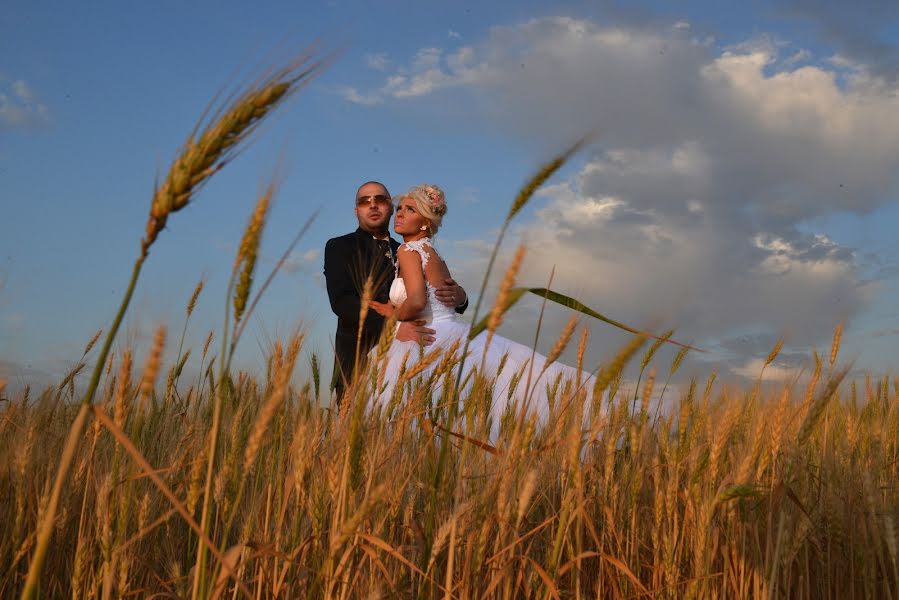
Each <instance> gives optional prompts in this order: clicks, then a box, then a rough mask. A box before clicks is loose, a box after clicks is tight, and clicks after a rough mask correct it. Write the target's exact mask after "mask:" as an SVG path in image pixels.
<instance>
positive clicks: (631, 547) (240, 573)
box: [0, 54, 899, 599]
mask: <svg viewBox="0 0 899 600" xmlns="http://www.w3.org/2000/svg"><path fill="white" fill-rule="evenodd" d="M326 62H327V60H319V61H316V60H314V59H313V57H312V55H311V54H307V55H304V56H302V57H300V59H297V60H296V61H292V62H291V63H290V64H289V65H288V66H287V67H285V68H283V69H279V70H272V71H269V72H267V74H266V75H265V76H263V77H262V78H261V79H259V80H257V81H255V82H254V83H252V84H250V85H248V86H246V87H245V88H244V89H243V90H240V91H238V92H237V93H234V94H232V95H230V96H228V97H227V99H226V100H225V101H224V102H223V104H222V105H221V106H220V107H218V108H217V109H216V110H213V111H212V112H211V113H210V116H209V117H208V118H206V119H205V120H203V121H201V123H200V124H199V125H198V126H197V129H196V131H195V132H194V133H192V134H191V135H190V136H189V137H188V139H187V141H186V142H185V144H184V146H183V148H182V149H181V151H180V152H179V153H178V155H177V156H176V158H175V159H174V161H173V163H172V167H171V169H170V171H169V172H168V174H167V175H166V177H165V178H164V179H163V182H162V184H161V185H159V186H157V188H156V190H155V191H154V193H153V196H152V202H151V206H150V214H149V218H148V221H147V226H146V233H145V235H144V236H143V238H142V239H141V240H140V245H139V252H138V255H137V258H136V260H135V264H134V270H133V274H132V277H131V280H130V282H129V286H128V288H127V292H126V294H125V296H124V298H123V299H122V303H121V306H120V308H119V310H118V312H117V314H116V315H115V317H114V319H113V321H112V324H111V325H110V327H109V328H108V330H107V331H105V332H103V333H102V334H101V333H98V334H97V335H96V336H95V337H94V338H93V339H92V340H90V342H89V343H88V344H87V347H86V348H85V349H84V353H83V356H82V357H81V360H80V361H78V362H77V364H76V366H75V367H74V368H73V369H72V370H71V372H70V373H69V374H68V375H67V376H66V377H64V378H63V379H62V381H60V382H59V383H58V384H57V385H55V386H52V387H50V388H47V389H44V390H41V391H37V390H34V391H33V390H30V389H29V388H25V389H24V390H23V391H22V392H21V393H17V394H15V395H13V396H12V397H7V398H4V400H3V401H0V518H2V521H0V522H2V523H3V527H2V533H0V597H3V598H7V597H9V598H13V597H20V598H23V599H28V598H37V597H46V598H78V599H80V598H113V597H115V598H132V597H134V598H193V599H197V598H225V597H227V598H239V597H245V598H366V599H367V598H397V597H398V598H447V599H450V598H459V599H462V598H470V599H476V598H616V599H618V598H621V599H623V598H760V597H768V598H783V597H789V598H810V599H811V598H815V599H816V598H896V597H899V548H897V528H896V523H897V520H899V492H897V484H896V482H897V481H899V398H897V396H899V379H893V378H890V377H888V376H881V377H876V376H869V377H867V378H864V379H859V378H857V377H854V376H853V377H848V376H847V374H848V373H850V366H851V365H848V364H846V365H844V364H842V363H841V362H840V361H838V360H837V359H838V354H839V346H840V338H841V334H842V329H841V328H840V327H838V328H837V329H836V331H835V334H834V336H833V342H832V348H831V352H830V355H829V357H828V356H825V357H823V358H822V357H819V356H818V355H817V354H814V363H813V364H810V365H809V366H808V367H809V368H808V369H807V371H806V374H805V376H804V377H802V378H799V379H796V380H791V381H788V382H784V383H779V384H774V383H763V382H764V381H765V380H764V378H763V377H762V373H760V374H759V378H758V380H757V381H756V382H754V383H751V384H747V385H744V386H735V385H725V384H723V383H720V382H718V381H716V376H715V373H710V374H709V375H708V376H707V377H705V378H704V379H691V380H683V381H684V383H683V385H679V386H677V390H678V391H677V393H676V394H675V393H674V391H673V390H674V388H669V387H668V383H669V382H670V381H671V380H672V377H675V378H677V377H681V376H680V374H679V373H678V370H679V367H680V365H681V361H682V360H683V358H684V356H685V355H686V353H687V352H688V351H689V350H690V347H688V346H683V345H681V350H680V351H679V353H678V354H677V357H676V358H675V359H674V361H673V362H672V363H671V364H664V365H663V364H657V363H658V360H657V359H656V350H658V348H659V347H660V346H661V345H662V344H665V343H676V342H675V340H673V339H672V337H671V336H672V333H671V332H669V333H667V334H664V335H661V336H653V335H651V334H648V333H646V332H641V331H639V330H636V329H633V328H630V327H627V326H625V325H623V324H621V323H617V322H615V321H612V320H611V319H608V318H606V317H604V316H603V315H601V314H599V313H596V312H595V311H592V310H591V309H588V308H586V307H584V306H583V305H580V304H579V303H577V302H576V301H574V300H572V299H570V298H565V297H563V296H560V295H559V294H556V293H555V292H552V291H551V290H539V292H540V293H541V294H542V295H543V296H544V298H547V299H552V300H553V301H556V302H560V303H562V304H565V305H566V306H568V307H569V308H570V309H572V310H574V311H576V312H579V313H582V314H581V317H584V316H589V317H591V318H594V319H599V320H600V321H605V322H606V323H608V324H609V325H611V326H616V327H619V328H623V329H627V330H628V331H631V332H632V333H634V337H633V338H632V339H631V340H630V341H629V342H628V343H627V344H625V345H624V346H622V347H621V348H620V349H619V350H618V351H617V353H612V357H611V358H609V359H608V360H606V361H605V362H604V363H603V364H601V365H599V366H598V368H597V370H596V373H597V376H596V378H595V383H591V385H590V386H585V385H582V382H578V381H567V382H564V381H557V382H555V383H554V385H553V386H552V387H551V389H548V390H547V393H548V396H549V397H550V404H551V414H550V416H549V418H548V419H547V420H546V421H545V422H536V421H535V420H534V419H533V418H531V417H529V416H528V413H527V412H525V411H521V410H516V409H514V408H512V409H510V410H509V411H507V413H506V414H503V415H502V416H501V417H499V422H496V423H494V422H492V421H491V419H490V417H488V415H490V414H491V413H490V406H491V403H492V402H493V400H494V397H493V396H494V393H495V390H494V387H493V381H492V380H493V377H494V376H495V375H496V374H495V373H489V372H482V371H479V370H478V369H476V368H472V366H471V365H469V370H468V371H464V369H463V365H462V364H460V362H462V357H463V356H464V354H465V351H466V348H467V345H466V344H460V345H459V346H456V347H453V348H451V349H450V350H449V352H450V353H449V354H440V353H430V354H428V353H425V352H423V353H422V356H421V357H411V358H410V359H409V361H408V364H407V365H406V370H405V372H404V375H403V376H402V379H403V382H402V385H399V386H397V387H396V391H395V392H394V394H393V397H392V398H391V399H390V401H389V402H387V403H386V404H384V405H382V406H379V407H377V408H374V409H372V408H371V407H370V406H369V402H368V400H369V398H371V397H373V396H374V395H375V394H376V390H377V389H380V387H381V385H383V381H382V380H381V378H380V377H379V373H380V372H381V367H382V366H383V365H381V364H380V363H379V362H378V360H373V361H371V363H370V364H369V365H368V366H367V367H366V368H365V369H361V370H360V373H359V376H358V378H357V379H356V380H355V381H354V382H352V383H351V385H350V386H349V388H348V392H347V395H346V397H345V398H344V399H343V401H342V403H341V404H340V408H339V410H338V409H337V406H336V405H335V404H334V403H333V402H332V401H329V393H328V386H327V383H326V382H324V381H323V380H322V369H321V366H320V365H321V363H322V361H325V360H327V361H330V358H331V357H330V356H326V357H324V356H316V355H315V354H310V353H308V352H306V351H305V350H304V338H303V335H302V334H297V335H295V336H293V337H291V338H289V339H284V340H280V341H277V342H275V343H273V345H272V347H271V348H270V349H269V353H268V357H267V361H266V364H267V368H266V370H265V372H264V373H247V372H241V371H237V370H235V369H233V368H232V367H231V357H232V356H233V355H234V352H235V348H236V347H237V346H238V343H239V341H240V337H241V334H242V333H243V331H244V327H245V325H246V323H247V322H248V319H249V315H251V314H252V313H253V311H254V308H255V306H256V303H257V301H258V299H259V297H260V296H261V295H262V294H263V293H264V292H265V289H266V287H267V286H268V283H269V282H270V281H271V279H272V277H273V276H274V275H275V273H276V272H277V270H278V266H276V267H275V269H274V270H273V271H272V272H271V274H269V275H268V277H267V278H266V279H264V280H260V278H259V277H258V272H257V269H256V267H257V264H256V263H257V255H258V247H259V243H260V238H261V235H262V231H263V230H264V228H265V223H266V219H267V216H268V208H269V205H270V200H271V198H272V196H273V194H274V193H275V192H276V188H277V186H276V185H274V184H273V185H272V186H270V187H269V188H268V189H267V190H266V191H265V193H264V194H263V195H262V196H261V197H260V198H259V200H258V202H257V203H256V206H255V208H254V210H253V211H252V213H251V216H250V218H249V219H248V224H247V228H246V231H245V233H244V236H243V238H242V240H241V241H240V244H239V247H238V252H237V256H236V258H235V261H234V265H233V269H232V277H231V284H230V285H229V287H228V299H229V301H228V303H227V307H228V308H227V309H226V311H225V315H224V318H223V325H222V328H221V330H219V331H216V332H210V334H209V336H208V337H207V338H206V341H205V343H204V344H203V345H202V346H201V347H197V348H185V347H184V331H186V329H187V322H188V320H189V318H190V316H191V313H192V312H193V310H194V306H195V304H196V302H197V297H198V296H199V295H200V293H201V291H202V285H199V286H198V287H197V288H196V290H195V291H194V294H193V295H192V296H191V299H190V301H189V303H188V306H187V310H186V318H185V322H184V324H183V328H182V329H181V336H180V342H178V343H177V344H175V343H173V338H174V337H176V336H169V335H167V334H168V331H167V330H166V328H165V327H160V328H159V329H158V330H157V333H156V335H155V336H154V340H153V343H152V345H151V346H150V347H148V348H125V347H117V346H115V345H114V340H115V337H116V333H117V330H118V328H119V325H120V324H121V322H122V318H123V316H124V314H125V313H126V311H127V309H128V305H129V302H130V299H131V295H132V293H133V291H134V289H135V286H136V284H137V281H138V279H139V275H140V272H141V268H142V266H143V264H144V262H145V261H146V260H147V259H148V258H149V255H150V250H151V247H152V246H153V245H154V243H156V242H157V241H158V240H159V239H160V234H161V233H163V231H164V229H165V227H166V225H167V222H168V220H169V218H170V217H172V216H173V215H174V214H175V213H176V212H178V211H179V210H180V209H182V208H183V207H185V206H187V205H188V204H189V203H190V202H193V201H196V199H197V193H198V192H199V190H200V189H201V188H202V186H203V184H204V183H205V182H206V181H207V180H208V179H209V178H210V177H212V176H214V175H215V174H216V173H217V172H218V171H219V170H220V169H221V168H222V167H224V166H225V164H227V162H228V161H229V160H230V159H231V158H233V157H234V156H235V155H236V154H237V153H238V152H239V150H240V148H241V146H242V145H243V144H245V143H246V140H247V139H248V137H249V136H250V135H251V134H252V133H253V131H254V130H255V128H256V127H257V126H258V124H259V123H260V122H261V121H262V120H264V119H265V118H267V116H268V115H269V114H270V113H271V112H273V111H274V110H276V109H277V108H278V107H279V105H280V104H281V103H282V102H283V101H284V100H285V99H287V98H288V97H289V96H290V95H291V94H292V93H293V92H295V91H296V90H297V89H298V88H299V87H301V86H302V85H304V84H305V83H306V82H307V81H308V80H309V79H310V77H311V76H313V75H314V74H315V73H316V72H317V71H318V70H319V69H320V68H321V66H322V65H323V64H324V63H326ZM582 143H583V141H581V142H578V143H577V144H575V145H574V146H572V148H571V149H569V150H567V151H566V152H563V153H562V154H560V155H559V156H558V157H557V158H555V159H553V160H551V161H550V162H548V163H547V164H546V165H544V166H543V167H542V168H540V169H538V170H537V171H536V172H535V175H534V176H533V177H531V178H530V179H529V180H528V181H527V182H526V183H525V185H524V186H523V187H522V191H521V192H519V194H518V195H517V196H516V197H515V199H514V201H513V202H512V205H511V208H510V211H509V214H508V217H507V218H506V220H505V222H504V223H503V225H502V227H501V229H500V232H499V235H498V239H497V240H496V245H495V247H494V252H493V256H492V257H491V259H490V267H488V270H487V273H486V274H485V276H484V281H483V283H482V286H481V289H480V293H479V294H478V295H477V297H478V301H477V304H476V306H475V307H474V310H473V313H474V318H475V321H476V322H477V317H478V315H479V314H480V312H479V311H480V302H481V300H480V299H481V298H483V297H484V296H485V293H484V292H485V289H486V286H487V282H488V278H489V276H490V269H491V268H492V265H493V261H494V259H495V257H496V255H497V251H498V249H499V247H500V244H501V243H502V238H503V235H504V234H505V231H506V228H507V226H508V225H509V223H510V222H511V221H512V219H513V218H514V217H515V215H516V213H518V211H519V210H520V209H521V208H522V207H523V206H524V205H525V204H526V203H527V202H528V200H529V199H530V197H531V195H532V194H533V192H534V191H535V190H536V189H538V188H539V186H540V185H542V184H543V183H544V182H545V181H547V180H548V179H549V178H550V177H552V175H553V174H554V173H555V172H556V170H557V169H558V168H559V167H560V166H561V165H562V164H563V163H564V162H565V161H566V160H567V159H568V157H570V156H571V155H572V154H573V153H574V152H575V151H577V149H578V148H580V146H581V144H582ZM310 222H311V221H310ZM308 226H309V223H307V224H306V225H305V226H304V227H303V229H301V231H300V233H299V234H298V236H297V240H299V239H300V237H301V236H302V234H303V233H304V232H305V231H306V229H307V228H308ZM295 243H296V240H295V242H294V244H295ZM292 247H293V245H292V246H291V248H292ZM291 248H288V250H287V251H286V252H285V254H284V257H286V256H287V255H288V254H289V252H290V250H291ZM283 260H284V259H283V258H282V262H283ZM518 262H520V261H518ZM279 265H280V263H279ZM513 267H514V264H513ZM514 279H515V277H514V268H513V270H512V271H510V272H509V273H507V276H506V277H505V278H503V281H502V283H501V284H500V290H499V293H498V294H497V296H498V298H499V301H498V302H497V304H496V306H494V307H493V308H492V309H490V310H489V311H486V312H487V317H486V318H484V320H483V327H486V328H487V329H488V332H489V334H488V335H492V333H493V331H494V330H495V329H496V327H498V326H499V324H500V323H501V321H502V315H503V313H504V312H505V310H507V309H508V308H509V306H511V305H512V304H513V303H514V301H515V300H517V299H518V298H519V297H520V296H521V295H522V294H523V293H524V292H526V291H534V290H522V289H521V288H513V285H514ZM368 288H371V286H370V285H369V286H368ZM478 327H480V325H479V326H478ZM385 329H386V330H387V331H390V330H391V328H389V327H388V328H385ZM561 333H562V334H561V336H560V338H559V341H558V342H557V343H556V344H555V345H554V346H553V349H552V350H551V352H550V354H551V355H552V356H553V357H558V356H559V355H560V353H561V352H562V351H563V350H564V348H565V346H567V345H569V343H570V342H571V341H572V340H574V339H578V340H579V342H578V352H577V357H578V358H577V361H578V363H579V364H578V366H579V367H584V368H587V369H590V368H591V365H585V364H582V361H583V360H584V348H585V346H586V343H587V337H586V329H585V328H584V327H583V323H581V327H580V334H579V333H578V331H577V330H576V328H575V322H574V321H571V322H570V324H569V325H568V326H566V327H565V329H564V331H562V332H561ZM101 337H102V342H101ZM653 338H654V339H653ZM389 342H390V339H389V336H385V337H384V338H383V339H382V342H381V344H380V346H379V348H378V349H376V350H375V352H376V356H378V355H380V354H383V351H384V349H385V348H386V346H387V344H388V343H389ZM460 346H461V347H460ZM166 347H169V348H174V347H177V353H175V359H174V361H172V362H171V363H170V364H168V363H164V361H163V356H165V352H164V350H165V348H166ZM779 350H780V344H778V345H777V346H775V348H774V349H772V352H771V354H770V355H769V356H768V359H767V360H766V362H765V364H766V366H768V365H770V364H771V363H773V362H774V361H775V360H776V358H777V355H778V352H779ZM136 355H141V356H145V357H146V358H145V359H143V360H142V361H141V362H142V364H141V365H137V364H135V359H134V356H136ZM170 355H171V353H170ZM301 361H308V362H309V365H310V369H309V371H310V372H311V376H310V377H309V380H308V381H300V380H299V378H298V377H297V376H296V375H295V371H296V370H297V363H298V362H301ZM629 366H630V369H631V370H630V371H629V372H630V373H637V374H638V376H637V377H636V378H635V379H633V380H632V379H631V378H630V377H628V376H625V371H626V369H628V368H629ZM187 373H199V374H200V375H199V376H196V377H188V375H186V374H187ZM459 373H473V374H471V375H466V379H465V380H464V381H460V380H459V379H458V374H459ZM657 373H659V374H660V375H658V380H659V383H658V384H657V382H656V379H657ZM438 382H440V383H441V384H442V385H440V386H437V385H436V384H437V383H438ZM435 390H439V391H437V392H435ZM0 392H2V382H0ZM666 393H667V395H666ZM663 403H664V404H665V409H664V410H660V407H661V406H662V405H663Z"/></svg>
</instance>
